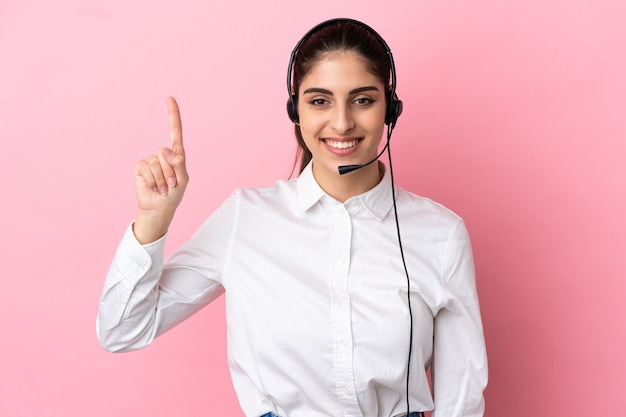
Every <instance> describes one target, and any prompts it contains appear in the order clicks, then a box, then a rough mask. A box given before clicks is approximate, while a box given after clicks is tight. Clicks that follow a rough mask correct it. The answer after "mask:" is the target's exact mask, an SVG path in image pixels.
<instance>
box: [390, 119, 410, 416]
mask: <svg viewBox="0 0 626 417" xmlns="http://www.w3.org/2000/svg"><path fill="white" fill-rule="evenodd" d="M392 131H393V125H389V126H388V127H387V144H386V145H385V147H386V148H387V158H388V159H389V175H391V196H392V199H393V214H394V216H395V219H396V232H397V234H398V247H399V248H400V256H401V258H402V266H403V267H404V273H405V275H406V286H407V293H406V301H407V305H408V307H409V323H410V324H409V355H408V358H407V361H406V415H407V417H409V413H410V411H411V409H410V405H409V376H410V374H411V372H410V370H411V353H412V351H413V310H412V308H411V279H410V278H409V270H408V269H407V267H406V260H405V258H404V249H403V248H402V237H401V236H400V222H399V220H398V207H397V206H396V186H395V182H394V178H393V164H392V163H391V148H390V146H389V142H390V139H391V132H392Z"/></svg>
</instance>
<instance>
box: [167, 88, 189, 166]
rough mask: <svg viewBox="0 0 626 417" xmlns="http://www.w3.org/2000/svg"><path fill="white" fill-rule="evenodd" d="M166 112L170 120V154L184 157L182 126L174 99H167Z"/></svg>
mask: <svg viewBox="0 0 626 417" xmlns="http://www.w3.org/2000/svg"><path fill="white" fill-rule="evenodd" d="M167 112H168V113H169V120H170V139H171V140H172V152H173V153H174V154H175V155H185V148H184V147H183V124H182V122H181V120H180V110H179V109H178V104H177V103H176V100H175V99H174V97H168V98H167Z"/></svg>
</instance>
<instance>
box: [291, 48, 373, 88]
mask: <svg viewBox="0 0 626 417" xmlns="http://www.w3.org/2000/svg"><path fill="white" fill-rule="evenodd" d="M364 85H368V86H369V85H374V86H382V82H381V81H380V79H379V78H378V77H377V76H376V75H374V74H372V73H371V71H370V70H369V66H368V65H367V63H366V61H365V60H364V59H363V57H361V56H360V55H359V54H357V53H354V52H331V53H327V54H326V55H325V56H324V57H323V58H322V59H320V60H319V61H318V62H316V63H315V64H314V65H313V66H312V67H311V70H310V71H309V72H308V73H307V75H306V76H305V77H304V78H303V79H302V82H301V83H300V87H301V88H303V89H306V88H307V87H313V86H314V87H321V88H326V89H329V90H331V91H334V90H341V89H347V90H351V89H353V88H355V87H362V86H364Z"/></svg>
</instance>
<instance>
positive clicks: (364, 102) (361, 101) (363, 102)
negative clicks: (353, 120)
mask: <svg viewBox="0 0 626 417" xmlns="http://www.w3.org/2000/svg"><path fill="white" fill-rule="evenodd" d="M374 101H375V100H373V99H371V98H369V97H358V98H357V99H356V100H354V103H355V104H357V105H358V106H368V105H370V104H372V103H374Z"/></svg>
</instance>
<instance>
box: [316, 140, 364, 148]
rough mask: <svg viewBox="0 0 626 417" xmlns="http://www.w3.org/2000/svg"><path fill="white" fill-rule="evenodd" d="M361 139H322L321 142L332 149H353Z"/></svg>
mask: <svg viewBox="0 0 626 417" xmlns="http://www.w3.org/2000/svg"><path fill="white" fill-rule="evenodd" d="M362 140H363V138H346V139H333V138H324V139H322V141H323V142H324V143H325V144H326V145H328V146H330V147H331V148H333V149H350V148H354V147H355V146H356V145H357V144H358V143H359V142H361V141H362Z"/></svg>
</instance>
